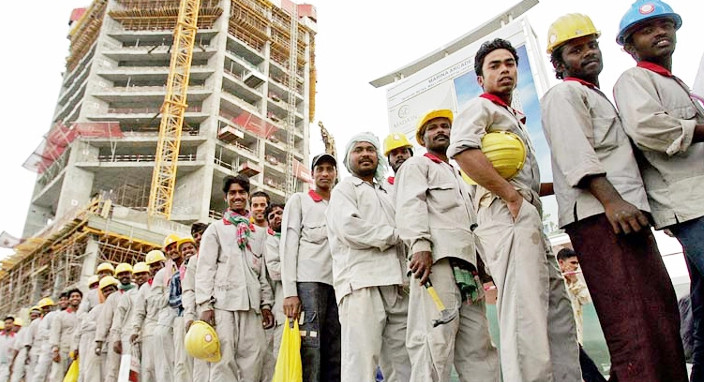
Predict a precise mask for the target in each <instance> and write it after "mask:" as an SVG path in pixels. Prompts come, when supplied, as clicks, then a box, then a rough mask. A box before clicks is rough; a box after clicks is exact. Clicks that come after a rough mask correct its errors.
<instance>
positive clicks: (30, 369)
mask: <svg viewBox="0 0 704 382" xmlns="http://www.w3.org/2000/svg"><path fill="white" fill-rule="evenodd" d="M39 348H40V346H38V345H37V346H32V348H31V349H30V350H29V363H28V364H27V366H26V367H25V377H24V380H25V381H26V382H34V375H35V370H36V369H37V361H38V360H39V350H40V349H39ZM42 382H43V381H42Z"/></svg>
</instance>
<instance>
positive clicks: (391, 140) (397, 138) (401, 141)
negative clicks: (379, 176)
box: [384, 133, 413, 157]
mask: <svg viewBox="0 0 704 382" xmlns="http://www.w3.org/2000/svg"><path fill="white" fill-rule="evenodd" d="M401 147H411V148H412V147H413V145H412V144H411V142H409V141H408V138H407V137H406V134H403V133H391V134H389V136H388V137H386V139H384V156H385V157H388V156H389V153H390V152H392V151H394V150H396V149H398V148H401Z"/></svg>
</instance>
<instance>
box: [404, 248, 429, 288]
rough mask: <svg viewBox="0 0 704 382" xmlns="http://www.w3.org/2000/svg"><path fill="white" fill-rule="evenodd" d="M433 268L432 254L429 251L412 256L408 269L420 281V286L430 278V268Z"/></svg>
mask: <svg viewBox="0 0 704 382" xmlns="http://www.w3.org/2000/svg"><path fill="white" fill-rule="evenodd" d="M432 266H433V254H432V253H430V251H420V252H416V253H414V254H413V257H411V262H410V263H409V264H408V268H409V269H410V270H411V272H413V276H415V278H417V279H420V285H423V284H425V282H426V281H428V278H430V268H431V267H432Z"/></svg>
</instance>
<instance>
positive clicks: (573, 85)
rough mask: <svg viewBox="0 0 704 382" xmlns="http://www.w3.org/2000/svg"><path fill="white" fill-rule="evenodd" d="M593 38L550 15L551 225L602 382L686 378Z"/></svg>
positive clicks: (666, 284) (573, 22)
mask: <svg viewBox="0 0 704 382" xmlns="http://www.w3.org/2000/svg"><path fill="white" fill-rule="evenodd" d="M598 37H599V32H598V31H597V30H596V28H595V27H594V24H593V23H592V20H591V19H590V18H589V17H588V16H585V15H582V14H568V15H565V16H562V17H560V18H558V19H557V20H556V21H555V22H554V23H553V24H552V25H551V27H550V29H549V32H548V53H549V54H550V55H551V59H550V60H551V62H552V64H553V67H554V68H555V73H556V75H557V77H558V78H559V79H563V80H564V81H563V82H562V83H560V84H558V85H556V86H554V87H553V88H552V89H550V90H549V91H548V92H547V93H546V94H545V96H544V97H543V99H542V101H541V108H542V122H543V123H542V125H543V130H544V132H545V136H546V138H547V140H548V144H549V145H550V150H551V152H552V168H553V180H554V185H555V186H554V188H555V195H556V196H557V203H558V214H559V225H560V227H561V228H564V229H565V230H566V231H567V233H568V234H569V235H570V240H571V242H572V245H573V247H574V249H575V251H576V253H577V256H578V258H579V263H580V264H581V267H582V272H583V275H584V279H585V280H586V282H587V284H588V286H589V289H590V291H591V296H592V299H593V301H594V305H595V307H596V309H597V314H598V316H599V322H600V323H601V327H602V329H603V331H604V337H605V338H606V342H607V344H608V345H609V352H610V354H611V371H610V374H611V378H612V379H613V380H616V379H618V380H619V381H686V380H687V373H686V369H685V367H684V352H683V350H682V344H681V340H680V336H679V311H678V308H677V299H676V297H675V290H674V288H673V287H672V282H671V281H670V278H669V275H668V273H667V269H666V268H665V264H664V263H663V261H662V256H661V255H660V252H659V251H658V248H657V244H656V242H655V238H654V237H653V234H652V232H651V230H650V227H649V224H650V223H649V213H650V206H649V205H648V200H647V196H646V193H645V189H644V187H643V181H642V179H641V177H640V173H639V172H638V165H637V163H636V158H635V156H634V154H633V149H632V148H631V145H630V143H629V140H628V136H627V135H626V132H625V131H624V128H623V126H622V125H621V119H620V118H619V115H618V113H617V111H616V108H615V107H614V106H613V105H612V104H611V102H610V101H609V100H608V98H607V97H606V96H605V95H604V94H603V93H602V92H601V90H600V89H599V73H601V70H602V68H603V63H602V59H601V50H600V49H599V42H598V40H597V39H598ZM703 211H704V210H703ZM595 237H598V238H599V240H594V238H595ZM568 285H573V283H571V282H570V278H568ZM617 301H618V303H617V304H616V302H617ZM654 315H656V316H654ZM623 317H628V320H624V319H623ZM579 332H580V331H579V330H578V333H579ZM644 333H645V334H644ZM578 338H580V336H578Z"/></svg>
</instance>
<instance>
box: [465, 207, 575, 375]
mask: <svg viewBox="0 0 704 382" xmlns="http://www.w3.org/2000/svg"><path fill="white" fill-rule="evenodd" d="M477 219H478V223H479V226H478V228H477V229H476V230H475V231H474V233H475V234H476V235H477V238H478V239H479V243H480V249H481V250H482V252H483V255H484V256H485V260H486V265H487V267H488V268H489V270H490V272H491V275H492V276H493V278H494V283H495V284H496V288H497V291H498V300H497V305H496V307H497V314H498V318H499V330H500V341H501V344H500V352H501V370H502V372H503V378H504V380H505V381H521V382H534V381H535V382H551V381H554V382H581V381H582V376H581V372H580V368H579V346H578V344H577V331H576V329H575V322H574V315H573V312H572V303H571V302H570V299H569V297H568V295H567V289H566V287H565V282H564V279H563V278H562V274H561V273H560V271H559V269H558V266H557V261H556V260H555V256H554V255H553V253H552V250H551V247H550V245H549V243H548V242H547V238H546V237H545V236H544V234H543V225H542V220H541V217H540V213H539V212H538V210H537V208H536V207H535V206H533V205H532V204H530V203H529V202H527V201H526V200H524V201H523V203H522V204H521V208H520V210H519V212H518V216H517V217H516V219H515V220H514V218H513V216H512V215H511V213H510V212H509V210H508V207H507V206H506V203H505V202H504V201H503V200H501V199H500V198H498V197H495V198H494V199H493V200H492V201H491V203H490V204H489V205H487V206H484V205H482V206H481V207H480V208H479V211H478V213H477Z"/></svg>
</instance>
